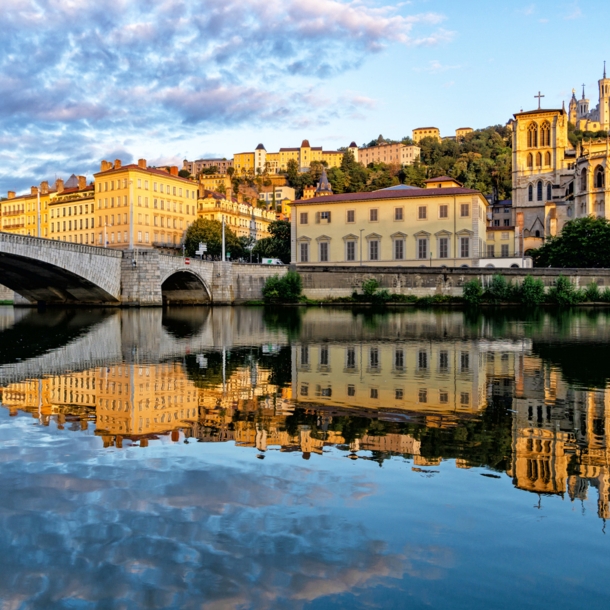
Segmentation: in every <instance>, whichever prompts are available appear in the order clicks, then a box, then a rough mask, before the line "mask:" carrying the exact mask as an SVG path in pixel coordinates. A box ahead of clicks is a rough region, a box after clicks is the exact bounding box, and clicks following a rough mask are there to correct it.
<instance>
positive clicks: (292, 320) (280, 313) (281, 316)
mask: <svg viewBox="0 0 610 610" xmlns="http://www.w3.org/2000/svg"><path fill="white" fill-rule="evenodd" d="M263 322H264V323H265V325H266V326H267V328H269V329H274V330H276V329H277V330H284V331H286V333H287V335H288V339H289V340H294V339H297V338H298V337H299V335H300V334H301V327H302V322H303V311H302V308H301V307H281V306H280V307H272V306H271V307H270V306H266V307H265V308H264V309H263Z"/></svg>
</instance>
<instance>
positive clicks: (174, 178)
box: [95, 159, 198, 249]
mask: <svg viewBox="0 0 610 610" xmlns="http://www.w3.org/2000/svg"><path fill="white" fill-rule="evenodd" d="M197 194H198V186H197V184H196V183H194V182H192V181H190V180H187V179H186V178H181V177H180V176H178V168H177V167H172V168H171V169H170V171H169V172H167V171H165V170H160V169H155V168H152V167H148V166H147V164H146V160H145V159H140V160H139V161H138V163H137V164H131V165H122V164H121V162H120V161H118V160H117V161H115V162H114V163H110V162H108V161H102V165H101V171H100V172H98V173H96V174H95V199H96V218H95V226H96V234H95V241H96V245H100V246H101V245H106V246H108V247H110V248H121V249H127V248H132V247H135V248H152V247H153V246H155V245H158V246H168V247H177V246H178V245H179V244H180V243H181V242H182V240H183V237H184V233H185V231H186V229H187V227H188V226H189V225H190V224H191V223H192V222H193V221H194V220H195V219H196V218H197Z"/></svg>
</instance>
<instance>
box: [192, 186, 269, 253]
mask: <svg viewBox="0 0 610 610" xmlns="http://www.w3.org/2000/svg"><path fill="white" fill-rule="evenodd" d="M197 215H198V217H199V218H207V219H209V220H218V221H219V222H222V220H223V218H224V221H225V224H226V226H228V227H229V228H230V229H231V230H232V231H233V232H234V233H235V234H236V235H237V237H251V238H252V239H254V240H255V241H258V240H259V239H263V238H265V237H269V223H271V222H273V221H274V220H276V217H277V216H276V212H275V211H274V210H266V209H263V208H257V207H254V206H252V205H250V204H248V203H239V202H238V201H237V200H236V199H227V198H226V197H225V195H222V194H221V193H214V192H212V191H203V192H202V193H201V196H200V197H199V200H198V202H197Z"/></svg>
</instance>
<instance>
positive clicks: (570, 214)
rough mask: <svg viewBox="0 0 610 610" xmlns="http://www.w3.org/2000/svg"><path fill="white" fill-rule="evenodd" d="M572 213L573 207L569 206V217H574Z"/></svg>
mask: <svg viewBox="0 0 610 610" xmlns="http://www.w3.org/2000/svg"><path fill="white" fill-rule="evenodd" d="M572 214H573V212H572V208H570V207H569V208H568V218H572Z"/></svg>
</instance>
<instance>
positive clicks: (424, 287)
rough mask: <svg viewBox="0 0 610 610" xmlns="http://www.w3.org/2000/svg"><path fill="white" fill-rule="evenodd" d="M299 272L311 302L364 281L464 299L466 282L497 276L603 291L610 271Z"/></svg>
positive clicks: (341, 269)
mask: <svg viewBox="0 0 610 610" xmlns="http://www.w3.org/2000/svg"><path fill="white" fill-rule="evenodd" d="M298 272H299V273H300V274H301V277H302V278H303V294H304V295H305V296H307V297H309V298H311V299H325V298H334V297H344V296H350V295H351V294H352V293H353V291H354V290H361V287H362V282H363V281H365V280H369V279H376V280H377V281H378V282H379V284H380V286H381V288H387V289H388V290H389V291H390V292H393V293H397V294H412V295H415V296H418V297H422V296H429V295H435V294H445V295H451V296H461V295H462V286H463V285H464V283H466V282H468V281H470V280H472V279H474V278H479V279H480V280H481V282H482V283H483V285H486V284H488V283H489V282H490V281H491V278H492V277H493V276H494V275H496V274H501V275H503V276H504V277H506V278H507V279H508V280H511V281H513V282H514V283H521V282H522V281H523V280H524V278H525V277H526V276H528V275H531V276H533V277H535V278H539V279H541V280H542V281H543V283H544V285H545V286H547V287H550V286H553V284H554V283H555V280H556V279H557V278H558V277H559V276H560V275H564V276H567V277H569V278H570V280H571V281H572V283H573V284H575V285H576V286H577V287H584V286H587V285H588V284H590V283H591V282H595V283H596V284H597V285H598V286H600V288H601V289H603V288H605V287H607V286H610V269H485V268H483V269H478V268H446V269H439V268H438V267H431V268H430V267H380V268H370V267H361V268H354V267H302V266H300V267H299V268H298Z"/></svg>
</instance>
